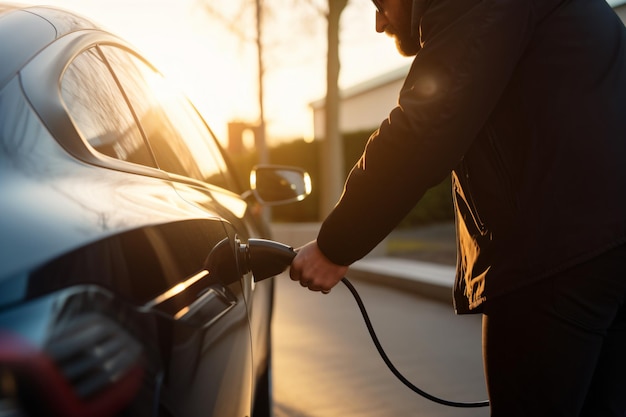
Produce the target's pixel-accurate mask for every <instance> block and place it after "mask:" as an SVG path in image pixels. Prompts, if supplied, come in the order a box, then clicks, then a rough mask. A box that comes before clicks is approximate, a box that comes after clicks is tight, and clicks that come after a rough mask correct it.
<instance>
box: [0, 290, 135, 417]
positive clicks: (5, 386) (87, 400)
mask: <svg viewBox="0 0 626 417" xmlns="http://www.w3.org/2000/svg"><path fill="white" fill-rule="evenodd" d="M47 298H48V299H47V300H44V301H43V302H37V301H35V302H34V303H32V304H31V303H29V304H31V305H26V306H21V307H19V308H16V309H12V310H11V311H10V312H3V313H2V314H0V378H1V379H0V417H5V416H7V417H8V416H20V415H27V416H28V415H46V416H67V417H73V416H85V417H104V416H114V415H116V414H118V413H119V412H120V411H121V410H123V409H124V408H125V407H127V406H128V405H129V404H130V403H131V402H132V400H133V399H134V398H135V396H136V394H137V392H138V391H139V388H140V387H141V384H142V379H143V373H144V367H143V352H142V347H141V345H140V343H139V341H138V340H137V339H136V338H135V337H134V336H133V335H132V334H131V333H130V332H129V331H127V330H126V329H125V328H124V327H122V325H121V324H120V323H118V322H116V320H114V319H112V318H110V317H108V316H107V315H106V314H105V313H104V312H103V311H99V310H98V307H99V305H100V304H102V298H103V296H102V294H96V293H94V292H93V291H84V290H83V291H73V292H72V291H70V292H69V293H68V292H67V291H66V292H65V293H63V294H62V295H61V296H59V295H56V296H50V297H47ZM51 298H53V299H52V300H51ZM104 298H106V297H104ZM86 301H88V302H86ZM105 301H106V300H105ZM91 310H95V311H91ZM37 316H38V317H37ZM51 316H52V317H51ZM20 318H21V320H20ZM38 318H39V319H40V320H39V321H40V323H37V322H38V320H37V319H38ZM6 320H12V321H13V323H12V325H9V324H7V321H6ZM20 321H21V322H22V324H23V325H22V326H20ZM35 323H37V325H35ZM3 406H4V407H5V408H6V410H5V412H4V414H3V411H2V408H1V407H3ZM11 413H13V414H11Z"/></svg>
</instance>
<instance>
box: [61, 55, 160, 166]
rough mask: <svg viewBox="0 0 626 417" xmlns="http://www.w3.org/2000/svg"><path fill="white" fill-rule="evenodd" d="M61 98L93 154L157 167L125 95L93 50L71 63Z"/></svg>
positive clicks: (66, 73) (64, 78)
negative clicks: (94, 151) (93, 150)
mask: <svg viewBox="0 0 626 417" xmlns="http://www.w3.org/2000/svg"><path fill="white" fill-rule="evenodd" d="M61 94H62V97H63V101H64V102H65V105H66V106H67V109H68V113H69V115H70V117H71V118H72V120H73V121H74V124H75V126H76V128H77V130H78V131H79V133H80V134H81V135H82V136H83V138H84V139H85V140H86V141H87V142H88V143H89V145H91V146H92V147H93V148H94V149H95V150H97V151H98V152H100V153H103V154H105V155H108V156H111V157H113V158H117V159H121V160H124V161H129V162H134V163H136V164H141V165H147V166H151V167H156V163H155V162H154V159H153V157H152V154H151V152H150V150H149V148H148V145H147V144H146V142H145V140H144V138H143V135H142V134H141V131H140V130H139V127H138V125H137V123H136V121H135V119H134V118H133V115H132V113H131V110H130V107H129V106H128V103H127V102H126V100H125V99H124V95H123V94H122V92H121V90H120V88H119V86H118V85H117V83H116V81H115V78H114V77H113V74H111V72H110V71H109V69H108V67H107V65H106V64H105V63H104V61H103V59H102V56H101V55H100V54H99V53H98V50H97V49H96V48H92V49H89V50H87V51H85V52H84V53H82V54H80V55H79V56H78V57H77V58H76V59H74V61H72V63H71V64H70V65H69V67H68V68H67V70H66V71H65V74H64V75H63V80H62V82H61Z"/></svg>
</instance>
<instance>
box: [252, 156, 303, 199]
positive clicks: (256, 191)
mask: <svg viewBox="0 0 626 417" xmlns="http://www.w3.org/2000/svg"><path fill="white" fill-rule="evenodd" d="M250 189H251V191H252V194H253V195H254V196H255V197H256V199H257V200H258V201H259V202H260V203H261V204H265V205H278V204H286V203H292V202H296V201H302V200H304V199H305V198H306V197H307V196H308V195H309V194H311V177H310V176H309V174H308V173H307V172H306V171H304V170H302V169H300V168H295V167H288V166H280V165H257V166H255V167H254V168H252V171H251V172H250Z"/></svg>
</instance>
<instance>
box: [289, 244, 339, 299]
mask: <svg viewBox="0 0 626 417" xmlns="http://www.w3.org/2000/svg"><path fill="white" fill-rule="evenodd" d="M297 252H298V254H297V255H296V257H295V258H294V260H293V262H292V263H291V269H290V270H289V276H290V277H291V279H292V280H293V281H300V285H302V286H303V287H306V288H308V289H309V290H311V291H321V292H323V293H324V294H328V293H329V292H330V289H331V288H332V287H334V286H335V285H336V284H337V283H338V282H339V281H341V279H342V278H343V277H344V276H345V274H346V272H347V271H348V267H347V266H344V265H337V264H335V263H333V262H331V261H330V260H329V259H328V258H327V257H326V256H324V254H323V253H322V251H320V249H319V247H318V246H317V242H316V241H313V242H309V243H307V244H306V245H304V246H302V247H301V248H299V249H297Z"/></svg>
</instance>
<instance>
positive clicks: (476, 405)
mask: <svg viewBox="0 0 626 417" xmlns="http://www.w3.org/2000/svg"><path fill="white" fill-rule="evenodd" d="M341 282H343V283H344V285H345V286H346V287H348V290H350V292H351V293H352V296H353V297H354V299H355V300H356V303H357V304H358V306H359V310H361V315H362V316H363V320H364V321H365V325H366V326H367V331H368V332H369V334H370V336H371V338H372V341H373V342H374V345H375V346H376V350H378V353H379V354H380V357H381V358H382V359H383V361H384V362H385V365H387V367H388V368H389V370H390V371H391V372H392V373H393V374H394V375H395V376H396V378H398V379H399V380H400V382H402V383H403V384H404V385H406V386H407V387H408V388H409V389H410V390H412V391H413V392H415V393H417V394H419V395H421V396H422V397H424V398H426V399H428V400H430V401H433V402H436V403H438V404H442V405H447V406H448V407H458V408H479V407H488V406H489V401H486V400H485V401H478V402H456V401H448V400H444V399H442V398H439V397H435V396H434V395H431V394H429V393H427V392H425V391H424V390H421V389H420V388H418V387H416V386H415V385H414V384H413V383H411V381H409V380H408V379H406V377H405V376H404V375H402V373H400V371H398V369H397V368H396V367H395V366H394V365H393V363H391V360H390V359H389V357H388V356H387V354H386V353H385V350H384V349H383V347H382V345H381V344H380V341H379V340H378V336H376V332H375V331H374V327H373V326H372V322H371V320H370V318H369V315H368V314H367V310H366V309H365V305H364V304H363V300H362V299H361V296H360V295H359V293H358V292H357V290H356V288H354V286H353V285H352V283H351V282H350V281H348V279H347V278H345V277H344V278H342V279H341Z"/></svg>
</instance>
